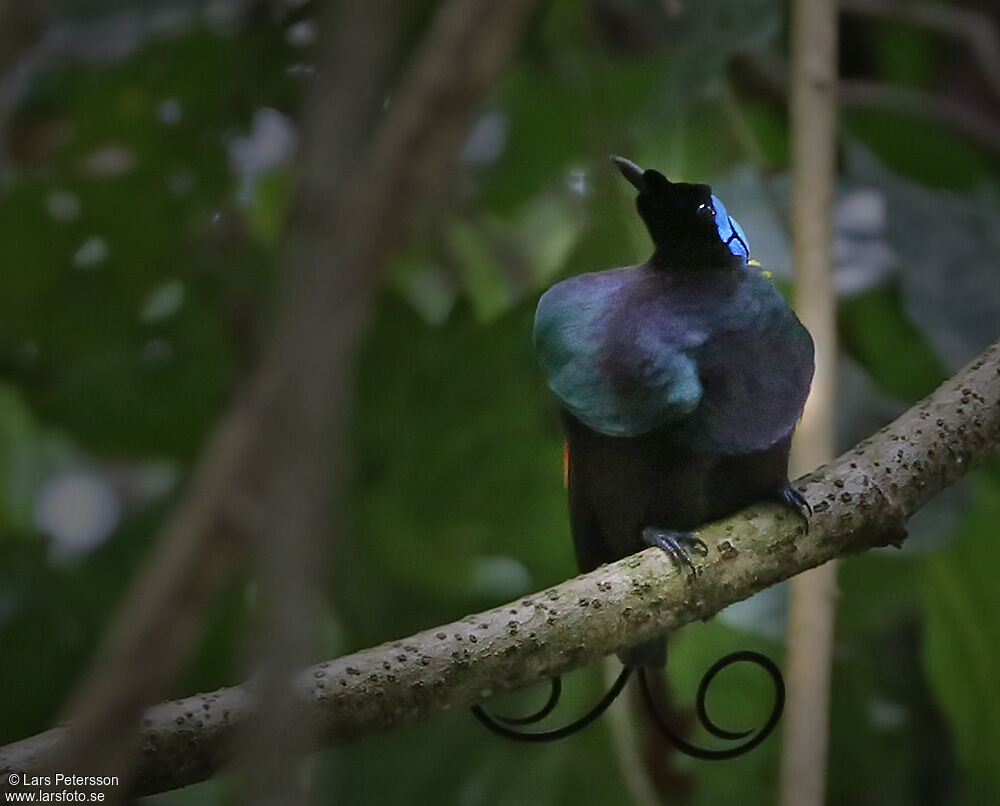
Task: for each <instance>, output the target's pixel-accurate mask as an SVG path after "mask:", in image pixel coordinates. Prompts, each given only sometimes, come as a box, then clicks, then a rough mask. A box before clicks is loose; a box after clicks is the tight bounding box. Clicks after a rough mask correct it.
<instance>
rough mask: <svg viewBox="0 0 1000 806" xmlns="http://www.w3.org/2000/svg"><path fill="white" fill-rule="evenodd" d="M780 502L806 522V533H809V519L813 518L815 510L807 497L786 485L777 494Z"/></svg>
mask: <svg viewBox="0 0 1000 806" xmlns="http://www.w3.org/2000/svg"><path fill="white" fill-rule="evenodd" d="M777 499H778V501H779V502H780V503H781V504H782V505H784V506H786V507H788V508H789V509H790V510H792V511H794V512H796V513H798V514H799V515H801V516H802V519H803V520H804V521H805V522H806V531H807V532H808V531H809V518H811V517H812V514H813V508H812V506H811V505H810V503H809V502H808V501H807V500H806V497H805V496H804V495H802V493H800V492H799V491H798V490H796V489H795V488H794V487H793V486H792V485H791V484H786V485H785V486H784V487H782V488H781V489H780V490H778V492H777Z"/></svg>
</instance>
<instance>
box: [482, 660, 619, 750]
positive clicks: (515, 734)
mask: <svg viewBox="0 0 1000 806" xmlns="http://www.w3.org/2000/svg"><path fill="white" fill-rule="evenodd" d="M631 674H632V668H631V667H630V666H624V667H622V670H621V672H620V673H619V674H618V677H617V678H616V679H615V682H614V683H612V684H611V688H609V689H608V691H607V693H606V694H605V695H604V697H603V698H602V699H601V701H600V702H599V703H597V705H595V706H594V707H593V708H591V709H590V710H589V711H588V712H587V713H585V714H584V715H583V716H581V717H580V718H579V719H577V720H576V721H574V722H570V723H569V724H568V725H564V726H563V727H561V728H556V729H555V730H546V731H526V730H516V729H515V728H512V727H511V725H531V724H534V723H536V722H540V721H541V720H542V719H544V718H545V717H547V716H548V715H549V714H550V713H552V710H553V709H554V708H555V707H556V705H557V703H558V702H559V697H560V694H561V693H562V683H561V682H560V680H559V678H558V677H555V678H553V679H552V692H551V694H550V695H549V699H548V701H547V702H546V703H545V705H543V706H542V707H541V708H540V709H539V710H538V711H536V712H535V713H533V714H529V715H528V716H525V717H516V718H510V717H499V716H491V715H490V714H487V713H486V711H484V710H483V709H482V708H480V707H479V706H478V705H474V706H472V714H473V716H475V717H476V719H478V720H479V721H480V722H481V723H482V724H483V725H485V726H486V727H487V728H488V729H489V730H491V731H493V733H496V734H498V735H500V736H503V737H504V738H505V739H511V740H513V741H516V742H554V741H556V740H557V739H564V738H565V737H567V736H571V735H572V734H574V733H576V732H577V731H579V730H583V729H584V728H585V727H587V725H589V724H590V723H591V722H593V721H594V720H595V719H597V717H599V716H600V715H601V714H603V713H604V712H605V711H607V710H608V707H609V706H610V705H611V703H613V702H614V701H615V700H616V699H617V698H618V695H619V694H621V693H622V689H624V688H625V684H626V683H628V681H629V677H630V676H631Z"/></svg>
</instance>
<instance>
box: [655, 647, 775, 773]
mask: <svg viewBox="0 0 1000 806" xmlns="http://www.w3.org/2000/svg"><path fill="white" fill-rule="evenodd" d="M735 663H752V664H754V665H755V666H759V667H761V668H762V669H763V670H764V671H765V672H767V673H768V675H769V676H770V678H771V681H772V682H773V683H774V707H773V708H772V709H771V713H770V714H769V715H768V718H767V721H766V722H765V723H764V725H763V726H762V727H761V728H760V729H759V730H758V731H756V732H754V731H752V730H747V731H730V730H725V729H724V728H720V727H719V726H718V725H716V724H715V723H714V722H713V721H712V719H711V717H709V715H708V710H707V707H706V705H705V702H706V700H707V698H708V689H709V687H710V686H711V684H712V681H713V680H714V679H715V676H716V675H717V674H718V673H719V672H721V671H722V670H723V669H725V668H727V667H729V666H732V665H733V664H735ZM646 672H647V670H646V669H645V668H643V669H640V670H639V675H638V677H639V688H640V690H641V691H642V699H643V702H644V703H645V704H646V710H647V711H648V712H649V716H650V718H651V719H652V720H653V724H655V725H656V727H657V729H658V730H659V731H660V733H662V734H663V735H664V736H665V737H666V738H667V739H668V740H669V741H670V742H671V744H673V745H674V746H675V747H676V748H677V749H678V750H680V751H681V752H682V753H684V754H685V755H688V756H692V757H694V758H700V759H704V760H706V761H722V760H723V759H727V758H736V757H737V756H741V755H743V754H744V753H748V752H749V751H751V750H753V748H755V747H756V746H757V745H759V744H760V743H761V742H762V741H764V739H766V738H767V737H768V736H770V735H771V731H773V730H774V728H775V726H776V725H777V724H778V720H779V719H780V718H781V712H782V711H783V710H784V707H785V681H784V680H783V679H782V677H781V671H780V670H779V669H778V667H777V666H776V665H775V663H774V661H772V660H771V659H770V658H769V657H767V656H766V655H761V654H760V653H759V652H751V651H750V650H743V651H740V652H733V653H731V654H729V655H725V656H724V657H722V658H719V660H717V661H716V662H715V663H714V664H712V666H711V668H710V669H709V670H708V671H707V672H705V675H704V677H702V678H701V683H699V684H698V696H697V699H696V708H697V712H698V721H699V722H700V723H701V725H702V727H704V728H705V730H707V731H708V732H709V733H711V734H712V735H713V736H717V737H719V738H720V739H726V740H729V741H737V740H739V739H745V738H746V737H748V736H750V738H749V739H747V741H745V742H743V743H742V744H738V745H736V746H735V747H727V748H721V749H718V750H713V749H711V748H707V747H699V746H698V745H694V744H691V743H690V742H688V741H687V740H686V739H684V738H683V737H681V736H679V735H678V734H677V733H676V732H675V731H674V730H673V728H671V727H670V725H668V724H667V722H666V721H665V720H664V719H663V717H662V716H661V715H660V712H659V711H657V709H656V701H655V699H654V697H653V692H652V689H651V688H650V685H649V679H648V676H647V673H646ZM751 734H753V735H752V736H751Z"/></svg>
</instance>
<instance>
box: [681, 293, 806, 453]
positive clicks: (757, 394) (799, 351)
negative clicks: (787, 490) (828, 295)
mask: <svg viewBox="0 0 1000 806" xmlns="http://www.w3.org/2000/svg"><path fill="white" fill-rule="evenodd" d="M740 296H741V297H744V299H742V301H737V303H736V304H735V305H734V306H733V311H734V316H735V322H734V321H729V322H727V323H725V325H724V326H720V327H717V328H715V329H714V330H713V331H712V333H711V336H710V337H709V338H708V339H706V340H705V342H704V343H703V344H702V345H700V346H698V347H696V348H694V349H693V350H692V351H691V355H692V358H693V359H694V360H695V362H696V363H697V366H698V377H699V379H700V381H701V384H702V388H703V394H702V398H701V401H700V403H699V406H698V409H697V411H695V412H694V413H693V414H692V415H691V416H690V417H689V418H687V419H686V420H685V421H684V424H683V428H684V430H685V433H686V434H687V435H688V440H689V442H690V443H691V445H692V447H695V448H696V449H698V450H702V451H711V452H718V453H728V454H738V453H753V452H755V451H763V450H767V449H768V448H770V447H772V446H773V445H775V444H776V443H778V442H780V441H782V440H785V439H788V438H789V437H790V436H791V434H792V431H793V430H794V429H795V425H796V423H797V422H798V420H799V417H801V415H802V409H803V407H804V406H805V402H806V398H807V397H808V395H809V387H810V384H811V382H812V375H813V342H812V338H811V337H810V335H809V332H808V331H807V330H806V329H805V328H804V327H803V326H802V324H801V323H800V322H799V320H798V318H797V317H796V316H795V314H794V313H793V312H792V310H791V308H789V307H788V305H787V303H786V302H785V300H784V299H783V298H782V297H781V295H780V294H779V293H778V292H777V290H776V289H774V287H773V285H771V283H770V282H769V281H768V280H767V279H766V278H765V277H763V276H761V275H760V274H757V275H756V276H754V277H750V278H748V280H747V283H746V290H745V292H741V295H740Z"/></svg>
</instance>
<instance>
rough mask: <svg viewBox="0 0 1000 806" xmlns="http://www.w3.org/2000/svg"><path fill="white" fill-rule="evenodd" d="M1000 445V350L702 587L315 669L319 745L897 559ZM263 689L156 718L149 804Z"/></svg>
mask: <svg viewBox="0 0 1000 806" xmlns="http://www.w3.org/2000/svg"><path fill="white" fill-rule="evenodd" d="M998 442H1000V341H998V342H996V343H994V344H993V345H992V346H990V347H989V348H988V349H987V350H986V351H985V352H983V353H982V354H981V355H980V356H979V357H978V358H976V359H975V360H974V361H972V362H971V363H970V364H968V365H967V366H966V367H965V368H963V369H962V370H961V371H960V372H959V373H958V374H957V375H955V376H954V377H953V378H951V379H950V380H948V381H946V382H945V383H944V384H943V385H942V386H941V387H940V388H938V389H937V390H936V391H935V392H934V393H933V394H932V395H931V396H930V397H928V398H926V399H925V400H923V401H921V402H920V403H918V404H917V405H916V406H914V407H913V408H912V409H910V410H909V411H908V412H906V413H905V414H903V415H902V416H901V417H899V418H898V419H897V420H896V421H895V422H893V423H892V424H891V425H889V426H887V427H886V428H883V429H882V430H881V431H879V432H878V433H877V434H875V435H874V436H872V437H871V438H870V439H868V440H866V441H864V442H862V443H861V444H859V445H857V446H856V447H855V448H853V449H852V450H850V451H848V452H847V453H845V454H844V455H842V456H841V457H840V458H838V459H836V460H835V461H833V462H832V463H830V464H829V465H826V466H824V467H821V468H819V469H818V470H816V471H815V472H814V473H812V474H810V475H808V476H805V477H803V478H801V479H799V480H798V481H797V482H796V486H797V487H798V488H799V489H800V490H801V491H802V492H803V493H805V495H806V497H807V498H808V499H809V501H810V502H811V503H812V506H813V509H814V511H815V514H814V515H813V517H812V519H811V521H810V528H809V531H808V532H806V530H805V527H804V524H803V523H802V521H801V520H800V519H799V518H798V517H796V516H794V515H793V514H791V513H789V512H787V511H785V510H783V509H781V508H779V507H777V506H773V505H770V504H761V505H758V506H755V507H751V508H750V509H747V510H745V511H744V512H742V513H740V514H738V515H736V516H734V517H732V518H729V519H727V520H725V521H720V522H718V523H715V524H711V525H709V526H706V527H705V528H703V529H702V530H700V532H699V534H700V535H701V537H702V538H703V539H704V540H705V541H706V542H707V543H708V545H709V546H710V547H711V548H710V553H709V555H708V557H706V558H705V559H704V561H703V562H702V563H701V565H700V568H699V573H698V575H697V577H696V578H695V579H693V580H688V579H687V578H686V577H685V576H684V575H680V574H678V573H677V571H676V570H675V569H674V567H673V566H672V565H671V563H670V561H669V560H668V559H667V558H665V557H664V556H663V554H662V552H659V551H657V550H655V549H649V550H647V551H644V552H642V553H640V554H637V555H635V556H632V557H628V558H626V559H624V560H620V561H619V562H616V563H613V564H611V565H607V566H602V567H601V568H598V569H597V570H596V571H593V572H591V573H589V574H585V575H583V576H579V577H576V578H574V579H571V580H568V581H567V582H563V583H562V584H560V585H556V586H555V587H553V588H550V589H548V590H545V591H541V592H539V593H537V594H534V595H532V596H527V597H525V598H523V599H520V600H518V601H516V602H511V603H510V604H506V605H504V606H502V607H497V608H494V609H492V610H488V611H486V612H483V613H478V614H476V615H472V616H468V617H466V618H464V619H462V620H460V621H456V622H453V623H451V624H446V625H443V626H440V627H436V628H434V629H431V630H427V631H425V632H421V633H418V634H416V635H413V636H411V637H409V638H405V639H403V640H400V641H394V642H391V643H387V644H383V645H382V646H379V647H374V648H372V649H366V650H364V651H361V652H357V653H354V654H352V655H347V656H345V657H342V658H338V659H336V660H333V661H328V662H325V663H320V664H318V665H316V666H313V667H311V668H310V669H308V670H306V671H305V672H304V673H303V674H302V675H301V677H300V678H299V681H298V683H297V686H298V691H297V692H296V693H297V695H298V696H300V697H301V698H302V701H303V703H304V705H305V708H304V712H305V713H306V714H307V718H308V719H309V720H310V722H311V724H310V727H311V728H313V729H314V730H315V735H317V736H324V737H326V739H327V741H329V742H331V743H344V742H348V741H352V740H354V739H357V738H360V737H362V736H364V735H366V734H368V733H372V732H376V731H384V730H388V729H390V728H394V727H397V726H400V725H404V724H407V723H411V722H415V721H417V720H419V719H423V718H426V717H429V716H432V715H433V714H435V713H438V712H441V711H444V710H448V709H452V708H461V707H464V706H467V705H470V704H472V703H474V702H477V701H479V700H482V699H484V698H485V697H488V696H489V695H490V694H492V693H493V692H496V691H500V690H504V689H513V688H517V687H520V686H525V685H528V684H530V683H534V682H537V681H540V680H543V679H545V678H548V677H551V676H553V675H556V674H560V673H562V672H565V671H567V670H569V669H573V668H575V667H578V666H582V665H584V664H586V663H589V662H591V661H593V660H595V659H597V658H599V657H602V656H604V655H608V654H610V653H612V652H615V651H617V650H619V649H621V648H622V647H624V646H628V645H630V644H634V643H638V642H641V641H644V640H647V639H649V638H651V637H653V636H655V635H657V634H660V633H664V632H669V631H671V630H676V629H677V628H679V627H682V626H683V625H685V624H687V623H689V622H692V621H695V620H698V619H707V618H710V617H711V616H713V615H715V614H716V613H717V612H719V610H721V609H722V608H723V607H725V606H726V605H729V604H731V603H733V602H737V601H739V600H741V599H745V598H746V597H748V596H750V595H751V594H753V593H756V592H757V591H759V590H762V589H763V588H766V587H768V586H769V585H773V584H775V583H777V582H780V581H781V580H784V579H787V578H789V577H791V576H794V575H795V574H797V573H799V572H801V571H804V570H806V569H808V568H812V567H814V566H817V565H819V564H821V563H824V562H826V561H827V560H831V559H833V558H835V557H841V556H844V555H846V554H850V553H853V552H858V551H863V550H866V549H870V548H874V547H877V546H885V545H890V544H891V545H899V544H901V542H902V541H903V539H904V538H905V534H906V532H905V529H904V524H905V522H906V520H907V518H909V517H910V516H911V515H913V513H914V512H916V511H917V510H918V509H920V507H921V506H923V505H924V504H925V503H926V502H927V501H928V500H929V499H930V498H931V497H932V496H933V495H934V494H935V493H937V492H938V491H939V490H941V489H943V488H944V487H947V486H948V485H949V484H952V483H953V482H955V481H956V480H957V479H959V478H960V477H961V476H963V475H964V474H965V473H967V472H968V471H969V469H970V468H972V467H973V466H974V465H976V464H977V463H979V462H980V461H982V460H984V459H985V458H987V457H989V456H990V455H991V454H992V453H993V452H994V450H995V448H996V446H997V444H998ZM252 710H253V703H252V701H251V698H250V694H249V689H248V688H246V687H245V686H234V687H232V688H228V689H221V690H219V691H216V692H214V693H211V694H200V695H197V696H194V697H187V698H185V699H182V700H175V701H172V702H166V703H161V704H160V705H157V706H155V707H153V708H150V709H149V710H148V711H147V712H146V714H145V719H144V720H143V728H142V746H141V756H140V759H139V762H138V769H137V770H136V775H135V779H134V781H135V787H136V790H137V792H139V793H152V792H159V791H163V790H167V789H172V788H176V787H180V786H184V785H186V784H190V783H194V782H196V781H200V780H203V779H205V778H208V777H209V776H211V775H213V774H214V773H215V772H217V771H218V770H219V769H220V768H221V767H222V766H223V765H224V764H225V762H226V759H227V757H228V751H229V748H230V746H231V744H232V739H233V736H234V735H235V734H236V733H237V731H238V730H239V729H240V728H241V726H243V725H245V724H246V722H247V719H248V716H249V715H250V714H251V713H252ZM66 730H67V728H66V727H58V728H54V729H52V730H49V731H47V732H45V733H42V734H39V735H37V736H34V737H31V738H29V739H24V740H22V741H20V742H15V743H14V744H11V745H8V746H6V747H4V748H0V771H2V776H0V780H3V781H6V778H7V774H8V773H9V772H11V771H16V772H19V773H24V774H51V773H53V772H54V769H53V764H54V763H55V759H56V755H55V753H54V750H55V748H56V747H57V746H58V743H59V741H60V739H61V738H62V736H63V734H64V733H65V731H66Z"/></svg>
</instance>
